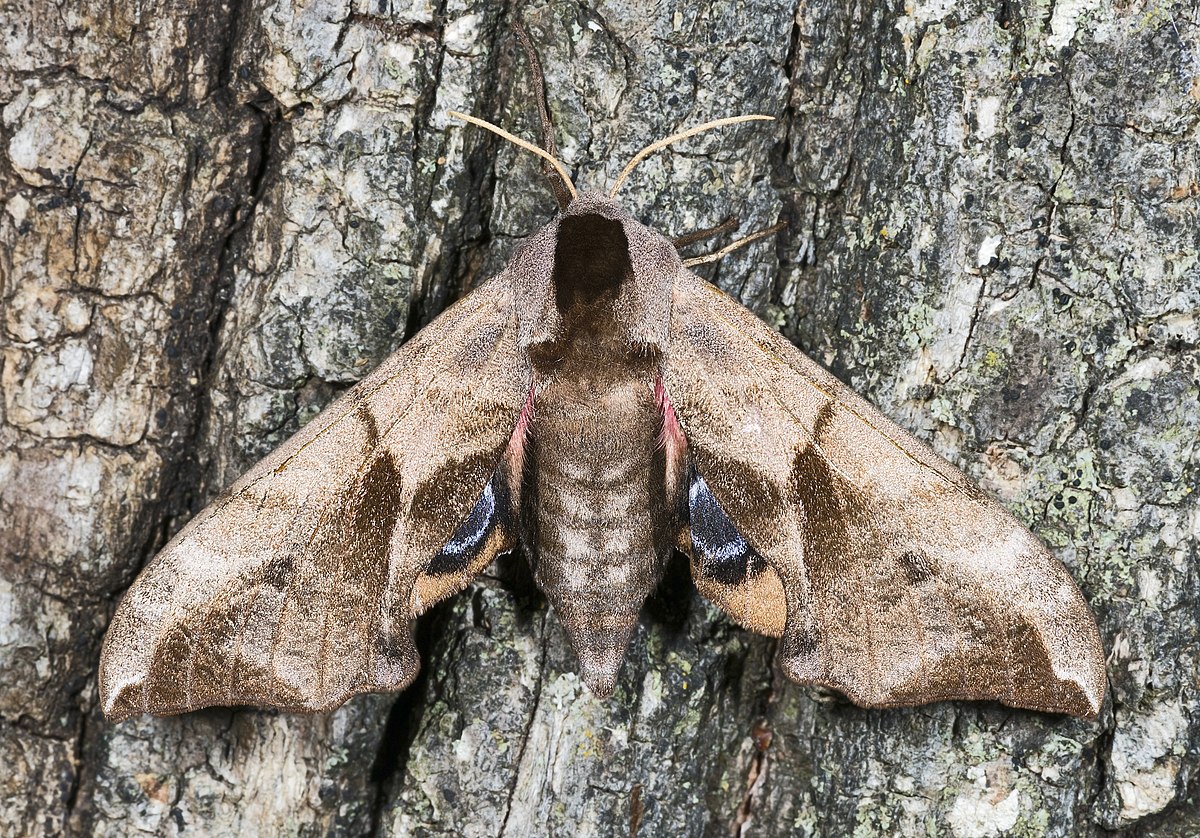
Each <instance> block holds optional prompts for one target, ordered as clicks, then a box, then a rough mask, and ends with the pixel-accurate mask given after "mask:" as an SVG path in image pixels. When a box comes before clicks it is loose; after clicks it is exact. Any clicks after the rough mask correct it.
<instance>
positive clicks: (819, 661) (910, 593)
mask: <svg viewBox="0 0 1200 838" xmlns="http://www.w3.org/2000/svg"><path fill="white" fill-rule="evenodd" d="M666 385H667V391H668V395H669V397H670V399H671V402H672V404H673V405H674V407H675V409H676V411H677V412H678V414H679V416H680V420H681V423H682V427H683V431H684V434H685V435H686V438H687V444H688V449H689V451H690V456H691V461H692V463H693V466H694V468H695V470H696V471H697V472H698V473H699V475H701V476H702V478H703V481H706V484H707V487H708V489H709V490H710V491H711V494H712V496H713V497H714V498H715V499H716V501H717V504H716V505H715V506H714V505H713V504H710V503H706V502H704V499H703V498H701V503H700V505H699V506H697V505H696V501H695V500H693V509H692V522H691V527H692V533H693V539H692V542H693V545H694V546H693V550H692V551H691V552H692V553H693V573H694V575H695V577H696V581H697V585H698V587H699V588H700V589H701V591H702V592H703V593H705V594H706V595H707V596H709V598H710V599H713V600H714V601H715V602H717V604H718V605H720V606H721V607H722V608H723V609H725V610H726V611H727V612H729V613H730V614H731V615H732V616H733V617H734V618H735V619H738V620H740V621H741V622H742V623H743V624H746V625H749V626H750V627H752V628H757V629H758V630H760V631H764V632H766V633H770V634H780V633H782V636H783V639H782V641H781V644H780V662H781V664H782V665H783V667H784V669H785V671H786V672H787V673H788V674H789V675H790V676H791V677H793V678H794V679H795V680H797V681H800V682H802V683H814V684H822V685H825V686H829V687H832V688H834V689H837V690H840V691H842V692H844V693H845V694H846V695H848V696H849V697H850V698H851V699H852V700H853V701H854V702H855V703H857V704H861V705H865V706H889V705H910V704H920V703H924V702H928V701H937V700H943V699H997V700H999V701H1002V702H1004V703H1005V704H1009V705H1012V706H1016V707H1028V708H1033V709H1038V710H1048V711H1055V712H1065V713H1071V714H1074V715H1078V716H1085V717H1094V716H1095V715H1096V714H1097V713H1098V712H1099V710H1100V706H1101V704H1102V702H1103V696H1104V690H1105V674H1104V659H1103V653H1102V650H1101V646H1100V639H1099V633H1098V631H1097V629H1096V624H1095V621H1094V619H1093V617H1092V614H1091V611H1090V610H1089V608H1088V606H1087V604H1086V603H1085V601H1084V600H1083V597H1082V596H1081V595H1080V593H1079V589H1078V588H1077V587H1076V585H1075V583H1074V581H1073V580H1072V579H1071V577H1070V575H1069V574H1068V573H1067V571H1066V569H1065V568H1064V567H1063V566H1062V565H1061V564H1060V563H1059V562H1058V561H1057V560H1056V559H1054V557H1052V556H1051V555H1050V554H1049V553H1048V552H1047V551H1046V549H1045V548H1044V547H1043V546H1042V545H1041V544H1040V543H1039V542H1038V540H1037V539H1036V538H1034V537H1033V536H1032V535H1031V534H1030V533H1029V531H1028V530H1026V529H1025V528H1024V527H1023V526H1022V525H1021V524H1020V523H1019V522H1017V521H1016V519H1015V518H1013V517H1012V516H1011V515H1010V514H1008V512H1006V511H1005V510H1004V509H1003V508H1001V507H1000V506H999V505H998V504H997V503H995V502H994V501H993V500H991V499H990V498H988V497H987V496H986V495H985V494H984V493H983V492H982V491H981V490H979V489H978V488H977V487H976V486H975V485H974V484H972V483H971V482H970V481H969V480H968V479H967V478H966V477H965V476H964V475H962V474H961V473H960V472H959V471H957V470H956V469H955V468H953V467H952V466H951V465H950V464H949V463H947V462H946V461H945V460H943V459H941V458H940V457H938V456H937V455H936V454H934V453H933V452H932V451H931V450H930V449H929V448H928V447H926V446H925V445H924V444H922V443H921V442H919V441H918V440H916V439H915V438H914V437H912V436H911V435H909V434H908V433H907V432H905V431H904V430H902V429H901V428H900V427H898V426H897V425H895V424H893V423H892V422H891V421H889V420H888V419H886V418H885V417H884V416H883V415H882V414H881V413H879V411H877V410H876V409H875V408H873V407H872V406H871V405H870V404H868V403H867V402H866V401H864V400H863V399H862V398H860V397H858V396H857V395H855V394H854V393H853V392H852V391H851V390H849V389H848V388H847V387H845V386H844V385H843V384H841V383H840V382H839V381H838V380H837V379H836V378H834V377H833V376H832V375H831V374H830V373H828V372H827V371H826V370H824V369H823V368H821V367H820V366H818V365H817V364H815V363H813V362H812V361H811V360H809V359H808V358H807V357H805V356H804V355H803V354H802V353H801V352H800V351H799V350H797V349H796V348H795V347H794V346H793V345H792V344H791V343H789V342H788V341H787V340H786V339H784V338H783V337H782V336H780V335H779V334H777V333H776V332H775V331H773V330H772V329H770V328H769V327H768V326H767V325H766V324H765V323H763V322H762V321H761V320H759V319H758V318H757V317H755V316H754V315H753V314H752V313H751V312H750V311H748V310H747V309H745V308H744V307H742V306H741V305H739V304H738V303H736V302H735V301H733V300H732V299H730V298H729V297H727V296H726V295H724V294H723V293H721V292H720V291H719V290H717V289H716V288H714V287H712V286H711V285H709V284H708V283H706V282H704V281H703V280H701V279H699V278H698V277H695V276H693V275H692V274H690V273H687V272H681V275H680V278H679V279H678V280H677V283H676V289H675V294H674V310H673V314H672V320H671V336H670V350H669V357H668V362H667V374H666ZM693 489H695V483H694V482H693ZM693 497H695V492H693ZM714 509H715V511H714ZM722 515H725V516H727V517H728V519H729V520H730V521H732V523H733V524H734V526H735V527H736V529H737V531H738V532H739V533H740V534H741V535H742V536H744V538H745V540H746V541H747V542H748V543H749V545H750V546H751V547H752V548H753V552H756V553H757V554H759V555H761V557H762V558H763V560H765V561H764V562H760V563H759V564H760V565H763V566H762V567H760V568H757V569H755V568H754V567H753V566H752V565H753V561H752V559H753V552H752V553H750V554H747V555H749V556H750V560H748V561H746V562H745V563H744V564H745V566H744V568H743V569H742V572H740V573H735V574H733V576H732V577H730V576H729V574H730V567H731V565H730V563H729V562H728V561H726V562H725V563H724V564H723V565H722V564H721V563H720V562H716V561H715V560H713V559H712V558H711V557H712V556H713V555H720V554H722V544H721V539H722V538H723V536H721V533H722V532H723V530H722V529H721V521H720V518H721V516H722ZM698 528H699V534H700V536H701V537H700V539H699V540H697V538H696V534H697V531H698ZM706 539H707V541H708V542H713V543H711V544H705V543H704V542H705V540H706ZM736 547H737V545H736V544H733V545H732V548H736ZM732 548H730V549H725V550H724V555H726V556H728V555H733V554H734V553H735V552H736V550H735V549H732ZM717 571H721V572H723V573H724V574H725V575H726V577H727V578H726V579H721V578H720V575H721V573H720V572H717ZM781 630H782V631H781Z"/></svg>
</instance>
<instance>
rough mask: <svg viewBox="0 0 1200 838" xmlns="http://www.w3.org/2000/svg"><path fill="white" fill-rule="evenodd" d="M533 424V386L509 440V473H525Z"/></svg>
mask: <svg viewBox="0 0 1200 838" xmlns="http://www.w3.org/2000/svg"><path fill="white" fill-rule="evenodd" d="M532 424H533V388H532V387H530V388H529V395H528V396H526V397H525V405H524V406H523V407H522V408H521V415H520V416H518V417H517V426H516V427H515V428H513V432H512V437H511V438H509V440H508V451H507V452H506V456H507V457H508V466H509V474H524V473H525V443H526V442H528V441H529V427H530V425H532Z"/></svg>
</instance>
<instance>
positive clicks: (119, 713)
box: [100, 275, 529, 719]
mask: <svg viewBox="0 0 1200 838" xmlns="http://www.w3.org/2000/svg"><path fill="white" fill-rule="evenodd" d="M516 333H517V330H516V319H515V312H514V310H513V305H512V292H511V287H510V285H509V282H508V278H507V276H506V275H501V276H500V277H498V278H496V279H493V280H491V281H490V282H488V283H487V284H485V285H483V286H481V287H480V288H479V289H478V290H476V291H474V292H473V293H471V294H470V295H468V296H467V297H466V298H464V299H463V300H462V301H461V302H460V303H459V304H458V305H456V306H455V307H453V308H452V309H450V310H449V311H447V312H446V313H445V314H443V315H442V316H441V317H439V318H438V319H437V320H436V321H434V322H433V323H432V324H431V325H430V326H429V327H427V328H426V329H424V330H423V331H421V332H420V333H419V334H418V335H416V336H415V337H414V338H412V339H411V340H410V341H409V342H407V343H406V344H404V346H402V347H401V348H400V349H399V350H398V351H396V352H395V353H394V354H393V355H391V356H390V357H389V358H388V359H387V360H385V361H384V362H383V364H381V365H380V366H379V368H378V369H376V370H375V371H374V372H372V373H371V374H370V375H369V376H368V377H367V378H366V379H364V380H363V381H362V382H360V383H359V384H357V385H356V386H355V387H354V388H352V389H351V390H350V391H348V392H347V393H346V394H345V395H343V396H342V397H341V398H340V399H338V400H337V401H336V402H334V403H333V404H332V405H330V406H329V407H328V408H327V409H326V410H325V411H323V412H322V413H321V414H320V415H319V416H317V417H316V418H315V419H313V420H312V421H310V422H309V423H308V424H307V425H305V427H304V428H302V429H301V430H300V431H299V432H298V433H297V434H296V435H295V436H293V437H292V438H291V439H290V440H288V441H287V442H286V443H284V444H283V445H282V446H281V447H280V448H278V449H277V450H276V451H275V452H274V453H272V454H271V455H270V456H268V457H267V458H266V459H264V460H263V461H261V462H260V463H258V464H257V465H255V466H254V467H253V468H252V469H251V470H250V471H249V472H248V473H247V474H246V475H244V476H243V477H242V478H241V479H240V480H238V481H237V482H236V483H235V484H234V485H233V486H231V487H230V488H229V489H228V490H226V491H225V492H224V493H223V494H222V495H221V496H220V497H219V498H217V500H215V501H214V502H213V503H212V504H211V505H210V506H209V507H207V508H206V509H205V510H204V511H202V512H201V513H200V514H199V515H198V516H197V517H196V518H195V519H194V520H193V521H192V522H191V523H189V524H188V525H187V526H186V527H185V528H184V529H183V530H182V531H181V532H180V533H179V534H178V535H177V536H176V537H175V538H174V539H173V540H172V541H171V542H170V543H169V544H168V545H167V546H166V547H165V548H164V549H163V550H162V551H161V552H160V553H159V554H158V555H157V556H156V557H155V559H154V560H153V561H152V562H151V563H150V564H149V566H147V567H146V569H145V570H144V571H143V572H142V574H141V575H140V576H139V577H138V579H137V581H135V582H134V584H133V586H132V587H131V588H130V589H129V591H128V592H127V593H126V595H125V597H124V599H123V600H122V601H121V603H120V605H119V606H118V608H117V611H116V614H115V615H114V617H113V621H112V624H111V625H110V627H109V630H108V634H107V636H106V637H105V640H104V647H103V650H102V652H101V661H100V693H101V702H102V707H103V710H104V712H105V714H106V715H107V716H108V717H109V718H112V719H121V718H125V717H128V716H130V715H134V714H136V713H141V712H148V713H154V714H168V713H178V712H183V711H187V710H193V709H196V708H199V707H204V706H208V705H234V704H254V705H264V706H274V707H280V708H286V709H290V710H324V709H329V708H332V707H335V706H337V705H338V704H341V703H342V702H343V701H345V700H346V699H347V698H349V697H350V696H352V695H355V694H357V693H362V692H373V691H381V690H394V689H399V688H401V687H403V686H405V685H406V684H408V683H409V682H410V681H411V680H412V678H413V677H414V675H415V674H416V671H417V668H418V659H417V653H416V649H415V648H414V645H413V638H412V622H413V617H414V613H415V612H417V611H419V610H421V609H422V608H423V607H424V605H426V604H427V603H423V602H421V597H420V596H418V593H419V592H420V591H424V592H425V594H426V598H428V592H429V590H430V589H432V590H435V591H436V592H437V593H439V594H445V593H447V592H452V591H453V590H456V589H457V588H459V587H461V586H462V584H463V583H464V582H465V575H466V574H467V573H469V572H473V571H474V570H477V569H478V567H479V566H480V562H483V563H486V559H488V558H490V556H482V555H480V554H479V550H476V551H474V552H473V553H472V554H471V555H470V557H469V558H470V564H471V566H470V567H466V566H463V567H440V568H434V570H435V571H436V573H435V575H436V576H439V577H440V578H438V579H436V580H435V581H434V584H432V586H431V584H430V575H429V573H427V571H429V569H430V564H431V560H432V559H433V558H434V557H435V556H437V555H438V553H439V550H441V549H442V548H443V546H444V545H446V543H447V542H448V541H449V540H450V539H451V538H452V536H455V532H456V528H458V527H459V526H460V524H461V523H462V522H463V521H464V520H465V519H467V518H468V515H469V513H471V511H472V509H473V507H474V506H476V505H477V504H478V503H479V502H480V498H481V496H482V495H483V494H484V489H485V486H487V485H488V483H489V479H490V478H491V477H492V475H493V472H494V471H495V469H496V466H497V463H498V462H499V461H500V459H501V456H502V454H503V452H504V449H505V446H506V445H507V443H508V441H509V437H510V435H511V433H512V431H513V427H514V425H515V423H516V421H517V417H518V415H519V413H520V409H521V405H522V403H523V402H524V399H525V397H526V393H527V392H528V389H529V372H528V369H527V366H526V363H525V361H524V360H523V356H522V353H521V352H520V351H519V348H518V346H517V342H516ZM502 535H503V534H493V533H488V538H487V539H486V540H484V541H482V542H480V549H486V550H490V551H491V553H492V554H494V553H495V552H496V550H498V549H500V548H501V547H503V546H505V545H504V544H502V543H501V542H502V541H503V540H504V539H503V538H502V537H501V536H502Z"/></svg>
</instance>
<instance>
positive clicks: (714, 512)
mask: <svg viewBox="0 0 1200 838" xmlns="http://www.w3.org/2000/svg"><path fill="white" fill-rule="evenodd" d="M688 517H689V519H690V521H691V530H692V551H693V554H694V555H695V557H696V564H697V565H698V566H699V568H700V573H701V574H702V575H703V576H704V577H705V578H706V579H711V580H713V581H714V582H719V583H721V584H723V585H738V584H740V583H742V582H744V581H745V580H746V578H747V577H749V576H756V575H758V574H759V573H762V572H763V570H765V569H766V566H767V563H766V561H765V560H764V559H763V557H762V556H760V555H759V554H758V552H757V551H756V550H755V549H754V548H753V547H751V546H750V544H749V543H748V542H747V541H746V539H745V538H743V537H742V534H741V533H739V532H738V530H737V527H735V526H734V525H733V521H731V520H729V516H728V515H726V514H725V510H723V509H722V508H721V504H720V502H718V501H717V499H716V498H715V497H714V496H713V493H712V490H710V489H709V488H708V484H707V483H705V482H704V478H703V477H701V476H700V473H699V472H698V471H696V470H695V469H692V470H691V481H690V483H689V485H688Z"/></svg>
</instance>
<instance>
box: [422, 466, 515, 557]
mask: <svg viewBox="0 0 1200 838" xmlns="http://www.w3.org/2000/svg"><path fill="white" fill-rule="evenodd" d="M511 518H512V501H511V499H510V498H509V495H508V481H507V480H506V479H505V477H504V475H503V468H497V469H496V471H495V473H494V474H493V475H492V479H491V480H489V481H488V484H487V485H486V486H484V487H483V494H482V495H480V496H479V500H477V501H476V502H475V506H474V507H472V508H471V511H470V513H469V514H468V515H467V517H466V518H464V519H463V522H462V523H461V524H459V525H458V528H457V529H456V530H455V531H454V535H452V536H451V537H450V540H449V541H448V542H446V546H445V547H443V548H442V549H441V550H440V551H438V553H437V555H436V556H434V557H433V560H432V561H430V563H429V567H428V569H427V570H426V571H425V572H426V573H428V574H429V575H430V576H440V575H444V574H448V573H460V572H462V571H463V570H466V568H467V567H469V566H470V564H471V562H473V561H474V560H475V559H476V558H477V557H478V556H479V551H480V550H482V549H483V548H484V545H485V544H486V543H487V540H488V537H489V536H490V535H491V534H492V532H493V531H494V530H495V529H496V527H509V528H510V530H511V524H512V521H511Z"/></svg>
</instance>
